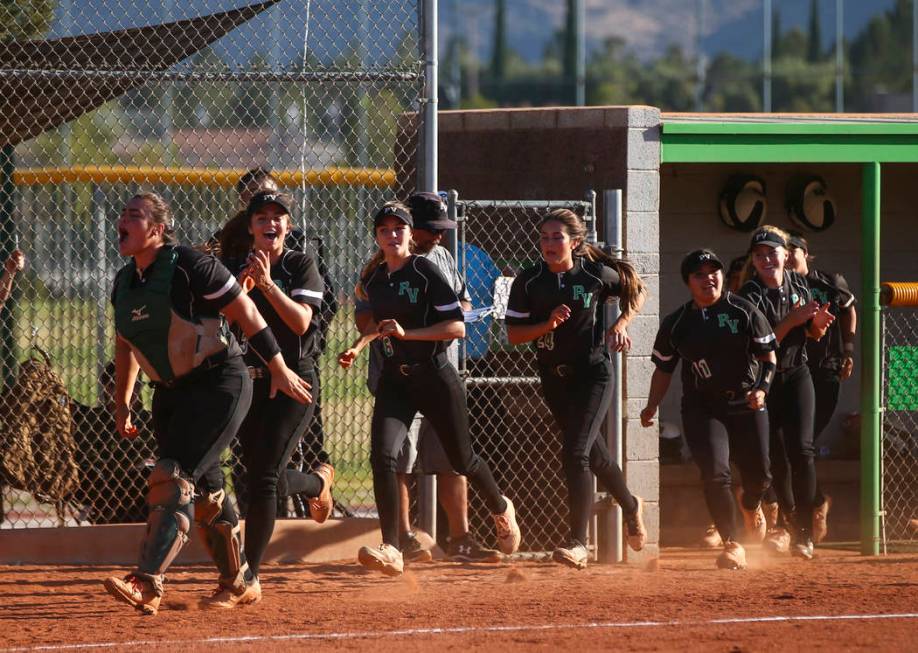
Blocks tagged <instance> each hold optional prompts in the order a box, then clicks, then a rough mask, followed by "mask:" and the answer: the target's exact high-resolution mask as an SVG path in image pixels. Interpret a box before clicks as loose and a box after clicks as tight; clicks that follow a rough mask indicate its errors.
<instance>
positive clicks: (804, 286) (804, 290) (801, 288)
mask: <svg viewBox="0 0 918 653" xmlns="http://www.w3.org/2000/svg"><path fill="white" fill-rule="evenodd" d="M784 274H790V275H791V277H790V282H791V288H792V289H794V290H795V291H796V292H798V293H800V298H799V299H798V301H797V304H796V305H797V306H801V305H803V304H809V303H810V301H812V299H813V292H812V291H811V290H810V284H809V283H807V281H806V278H805V277H804V276H803V275H801V274H797V273H796V272H787V271H785V272H784Z"/></svg>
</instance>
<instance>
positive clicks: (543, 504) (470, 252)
mask: <svg viewBox="0 0 918 653" xmlns="http://www.w3.org/2000/svg"><path fill="white" fill-rule="evenodd" d="M453 207H454V208H453ZM555 208H568V209H571V210H573V211H575V212H576V213H577V214H579V215H580V216H581V217H583V218H584V220H586V221H587V224H588V226H595V220H594V214H595V211H594V207H593V205H592V203H590V202H557V201H555V202H548V201H545V202H542V201H481V200H480V201H476V200H459V201H457V202H453V206H452V207H451V209H452V210H454V211H455V214H456V217H457V218H458V220H459V224H460V230H459V238H458V246H457V261H458V264H459V268H460V270H461V271H462V273H463V276H464V277H465V280H466V285H467V287H468V290H469V295H470V296H471V299H472V306H473V308H476V309H478V308H482V307H488V306H493V307H494V308H493V310H492V312H491V313H490V314H488V315H486V316H485V317H483V318H481V319H480V320H479V321H476V322H472V323H469V324H466V337H465V340H463V341H462V346H461V356H460V361H461V364H460V367H461V369H462V372H463V374H464V376H465V378H466V387H467V389H468V404H469V423H470V428H471V431H472V438H473V441H474V443H475V446H476V447H477V449H478V451H479V453H481V454H482V455H483V456H484V457H485V458H486V459H487V460H488V461H489V463H490V464H491V467H492V469H493V470H494V475H495V477H496V479H497V481H498V484H499V485H500V486H501V488H502V489H503V490H504V492H506V493H507V495H508V496H510V497H511V498H512V499H513V501H514V503H515V504H516V506H517V516H518V519H519V521H520V528H521V529H522V531H523V546H522V549H521V550H522V551H524V552H541V551H552V550H553V549H554V548H555V547H557V546H561V545H563V544H564V543H565V542H567V541H568V540H569V539H570V530H569V522H568V502H567V487H566V486H565V482H564V476H563V473H562V469H561V435H560V432H559V430H558V428H557V425H556V423H555V421H554V419H553V418H552V416H551V413H550V412H549V410H548V406H547V405H546V403H545V401H544V399H543V398H542V394H541V390H540V381H539V375H538V370H537V368H536V360H535V354H534V353H533V351H532V349H531V348H530V347H529V346H522V347H513V346H511V345H510V344H509V343H508V341H507V330H506V325H505V323H504V319H503V318H504V312H505V310H506V306H507V300H508V298H509V294H510V285H511V283H512V282H513V278H514V277H515V276H516V274H518V273H519V272H520V271H522V270H523V269H525V268H527V267H529V266H531V265H533V264H535V263H536V262H537V261H539V259H540V254H539V248H538V224H539V222H540V221H541V219H542V218H544V216H545V214H546V213H547V212H548V211H550V210H552V209H555ZM594 231H595V230H594V229H591V232H594ZM469 512H470V527H471V529H472V531H473V533H474V534H475V536H476V537H478V538H479V539H480V540H481V541H484V542H492V543H493V538H494V535H493V525H492V523H491V519H490V517H489V515H488V513H487V510H486V508H485V506H484V503H483V501H482V500H481V498H480V497H477V496H476V495H475V492H474V491H473V492H472V493H471V498H470V501H469Z"/></svg>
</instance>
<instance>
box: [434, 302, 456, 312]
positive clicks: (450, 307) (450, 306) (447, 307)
mask: <svg viewBox="0 0 918 653" xmlns="http://www.w3.org/2000/svg"><path fill="white" fill-rule="evenodd" d="M434 308H435V309H437V310H438V311H440V312H441V313H445V312H446V311H451V310H453V309H455V308H459V302H458V301H455V302H453V303H452V304H441V305H440V306H437V305H436V304H434Z"/></svg>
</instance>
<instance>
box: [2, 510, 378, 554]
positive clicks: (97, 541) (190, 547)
mask: <svg viewBox="0 0 918 653" xmlns="http://www.w3.org/2000/svg"><path fill="white" fill-rule="evenodd" d="M243 524H244V522H243ZM144 528H146V526H145V525H144V524H114V525H106V526H91V527H85V528H71V527H68V528H66V529H60V528H26V529H21V530H17V529H13V530H3V531H0V564H3V565H16V564H35V565H43V564H57V565H133V564H135V563H136V562H137V550H138V546H139V545H140V538H141V537H142V536H143V531H144ZM196 535H197V534H196V533H194V534H192V536H191V540H190V541H189V542H188V544H187V545H186V546H185V548H184V549H182V552H181V554H179V557H178V559H177V561H176V564H201V563H210V557H209V556H208V555H207V552H206V551H205V550H204V545H203V544H202V543H201V538H199V537H197V536H196ZM379 541H380V535H379V521H378V520H376V519H331V520H329V521H327V522H325V523H324V524H316V523H315V522H314V521H311V520H306V519H279V520H278V521H277V526H276V527H275V529H274V536H273V537H272V538H271V543H270V544H269V545H268V550H267V552H266V554H265V559H264V562H266V563H277V562H282V563H296V562H329V561H332V560H343V559H348V558H355V557H356V555H357V549H359V548H360V547H361V546H364V545H369V546H375V545H377V544H379Z"/></svg>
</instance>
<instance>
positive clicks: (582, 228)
mask: <svg viewBox="0 0 918 653" xmlns="http://www.w3.org/2000/svg"><path fill="white" fill-rule="evenodd" d="M549 221H555V222H560V223H561V224H563V225H564V228H565V230H566V231H567V233H568V235H569V236H570V237H571V238H576V239H578V240H580V245H578V246H577V249H575V250H574V251H573V254H574V256H582V257H583V258H585V259H587V260H589V261H594V262H596V263H601V264H603V265H606V266H608V267H610V268H612V269H613V270H615V271H616V272H617V273H618V277H619V279H620V281H621V287H622V289H621V292H620V293H619V297H618V302H619V306H620V307H621V309H622V313H624V314H626V315H628V314H631V313H635V312H637V310H638V308H640V306H641V303H642V301H643V297H644V296H645V295H646V294H647V287H646V286H645V285H644V282H643V281H642V280H641V277H640V276H638V273H637V271H636V270H635V269H634V266H633V265H632V264H631V263H629V262H628V261H625V260H623V259H620V258H615V257H614V256H612V255H611V254H607V253H606V252H604V251H602V250H601V249H599V248H598V247H596V245H592V244H590V243H588V242H587V241H586V235H587V233H586V225H585V224H584V223H583V220H581V219H580V217H579V216H578V215H577V214H576V213H574V212H573V211H571V210H570V209H555V210H554V211H550V212H549V213H548V214H547V215H546V216H545V217H544V218H542V220H541V222H539V229H541V228H542V225H544V224H545V223H546V222H549Z"/></svg>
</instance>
